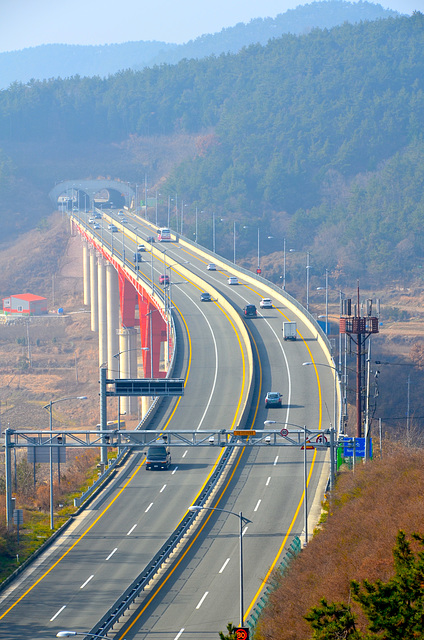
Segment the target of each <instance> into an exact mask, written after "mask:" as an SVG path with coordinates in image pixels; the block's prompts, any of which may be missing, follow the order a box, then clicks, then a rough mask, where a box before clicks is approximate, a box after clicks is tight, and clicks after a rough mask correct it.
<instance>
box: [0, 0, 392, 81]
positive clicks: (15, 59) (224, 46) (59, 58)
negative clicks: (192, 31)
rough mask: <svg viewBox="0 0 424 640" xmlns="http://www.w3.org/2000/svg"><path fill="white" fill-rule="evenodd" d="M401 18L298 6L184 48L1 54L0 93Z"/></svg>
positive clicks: (367, 6)
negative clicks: (314, 30)
mask: <svg viewBox="0 0 424 640" xmlns="http://www.w3.org/2000/svg"><path fill="white" fill-rule="evenodd" d="M397 15H399V14H398V13H397V12H396V11H392V10H390V9H383V7H382V6H381V5H380V4H373V3H371V2H367V1H365V2H362V1H360V2H345V1H344V0H325V1H321V2H313V3H311V4H306V5H302V6H298V7H297V8H296V9H290V10H288V11H286V12H285V13H283V14H279V15H277V16H276V17H275V18H257V19H255V20H251V21H250V22H249V24H243V23H239V24H237V25H235V26H234V27H229V28H226V29H223V30H222V31H221V32H219V33H214V34H205V35H202V36H200V37H199V38H196V39H195V40H190V41H189V42H187V43H185V44H182V45H177V44H173V43H166V42H144V41H140V42H126V43H123V44H110V45H103V46H79V45H64V44H51V45H43V46H39V47H31V48H28V49H23V50H20V51H11V52H6V53H0V88H7V87H8V86H9V85H10V84H11V83H12V82H15V81H18V82H29V81H30V80H31V79H33V78H34V79H39V80H43V79H48V78H57V77H61V78H68V77H70V76H74V75H79V76H96V75H97V76H100V77H107V76H108V75H110V74H113V73H116V72H117V71H119V70H123V69H134V70H142V69H143V68H144V67H151V66H154V65H157V64H163V63H166V64H175V63H177V62H179V61H180V60H183V59H184V58H204V57H206V56H209V55H219V54H221V53H227V52H232V53H236V52H237V51H240V49H242V48H243V47H245V46H248V45H249V44H253V43H257V42H258V43H260V44H266V43H267V42H268V40H270V39H271V38H275V37H279V36H281V35H282V34H283V33H293V34H300V33H305V32H307V31H310V30H311V29H312V28H314V27H319V28H322V29H325V28H327V29H328V28H331V27H334V26H336V25H338V24H343V22H351V23H355V22H360V21H361V20H377V19H379V18H388V17H395V16H397ZM58 38H60V34H58Z"/></svg>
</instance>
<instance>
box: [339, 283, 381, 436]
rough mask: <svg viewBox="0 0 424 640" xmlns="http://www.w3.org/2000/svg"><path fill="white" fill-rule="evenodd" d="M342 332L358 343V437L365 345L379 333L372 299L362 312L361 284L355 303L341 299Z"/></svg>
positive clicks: (360, 421) (360, 429) (360, 432)
mask: <svg viewBox="0 0 424 640" xmlns="http://www.w3.org/2000/svg"><path fill="white" fill-rule="evenodd" d="M340 311H341V313H340V333H345V334H347V335H348V336H349V337H350V339H351V340H352V341H353V342H354V343H356V437H357V438H360V437H362V389H363V386H364V385H363V384H362V377H363V366H362V359H363V356H364V345H365V342H366V340H367V339H368V338H369V337H370V336H371V335H372V334H373V333H378V317H377V316H372V300H371V299H369V300H367V304H366V309H365V311H364V313H363V314H361V306H360V302H359V284H358V287H357V301H356V304H354V305H353V314H352V300H351V298H347V299H345V300H341V310H340Z"/></svg>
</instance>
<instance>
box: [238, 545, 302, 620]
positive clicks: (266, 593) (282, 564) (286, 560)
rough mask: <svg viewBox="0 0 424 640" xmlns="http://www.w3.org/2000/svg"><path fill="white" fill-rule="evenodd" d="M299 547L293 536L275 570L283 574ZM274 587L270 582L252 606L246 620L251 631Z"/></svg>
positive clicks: (300, 546) (299, 549)
mask: <svg viewBox="0 0 424 640" xmlns="http://www.w3.org/2000/svg"><path fill="white" fill-rule="evenodd" d="M301 549H302V543H301V541H300V538H299V537H298V536H296V537H295V538H293V540H292V542H291V544H290V546H289V548H288V549H287V551H286V554H285V556H284V558H283V559H282V561H281V562H280V564H279V565H278V567H277V569H276V571H279V572H280V574H281V575H283V576H284V574H285V572H286V571H287V569H288V567H289V565H290V563H291V561H292V560H293V558H295V557H296V556H297V555H298V553H299V552H300V551H301ZM276 587H277V584H276V582H274V583H273V582H271V583H270V584H269V586H268V587H267V588H266V589H265V591H264V593H263V595H262V596H261V597H260V598H259V600H258V601H257V603H256V604H255V606H254V607H253V610H252V613H251V614H250V616H249V618H248V619H247V621H246V624H247V625H248V626H249V627H250V630H251V631H252V632H254V630H255V627H256V625H257V623H258V620H259V618H260V616H261V613H262V609H263V608H264V607H265V606H266V605H267V604H268V599H269V596H270V594H271V593H272V592H273V591H274V590H275V589H276Z"/></svg>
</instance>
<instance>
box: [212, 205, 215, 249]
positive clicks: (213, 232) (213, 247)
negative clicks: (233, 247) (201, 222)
mask: <svg viewBox="0 0 424 640" xmlns="http://www.w3.org/2000/svg"><path fill="white" fill-rule="evenodd" d="M212 251H213V253H215V212H214V213H212Z"/></svg>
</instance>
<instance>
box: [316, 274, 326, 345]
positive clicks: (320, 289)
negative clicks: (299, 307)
mask: <svg viewBox="0 0 424 640" xmlns="http://www.w3.org/2000/svg"><path fill="white" fill-rule="evenodd" d="M323 290H325V335H326V336H328V269H326V270H325V287H317V291H323Z"/></svg>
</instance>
